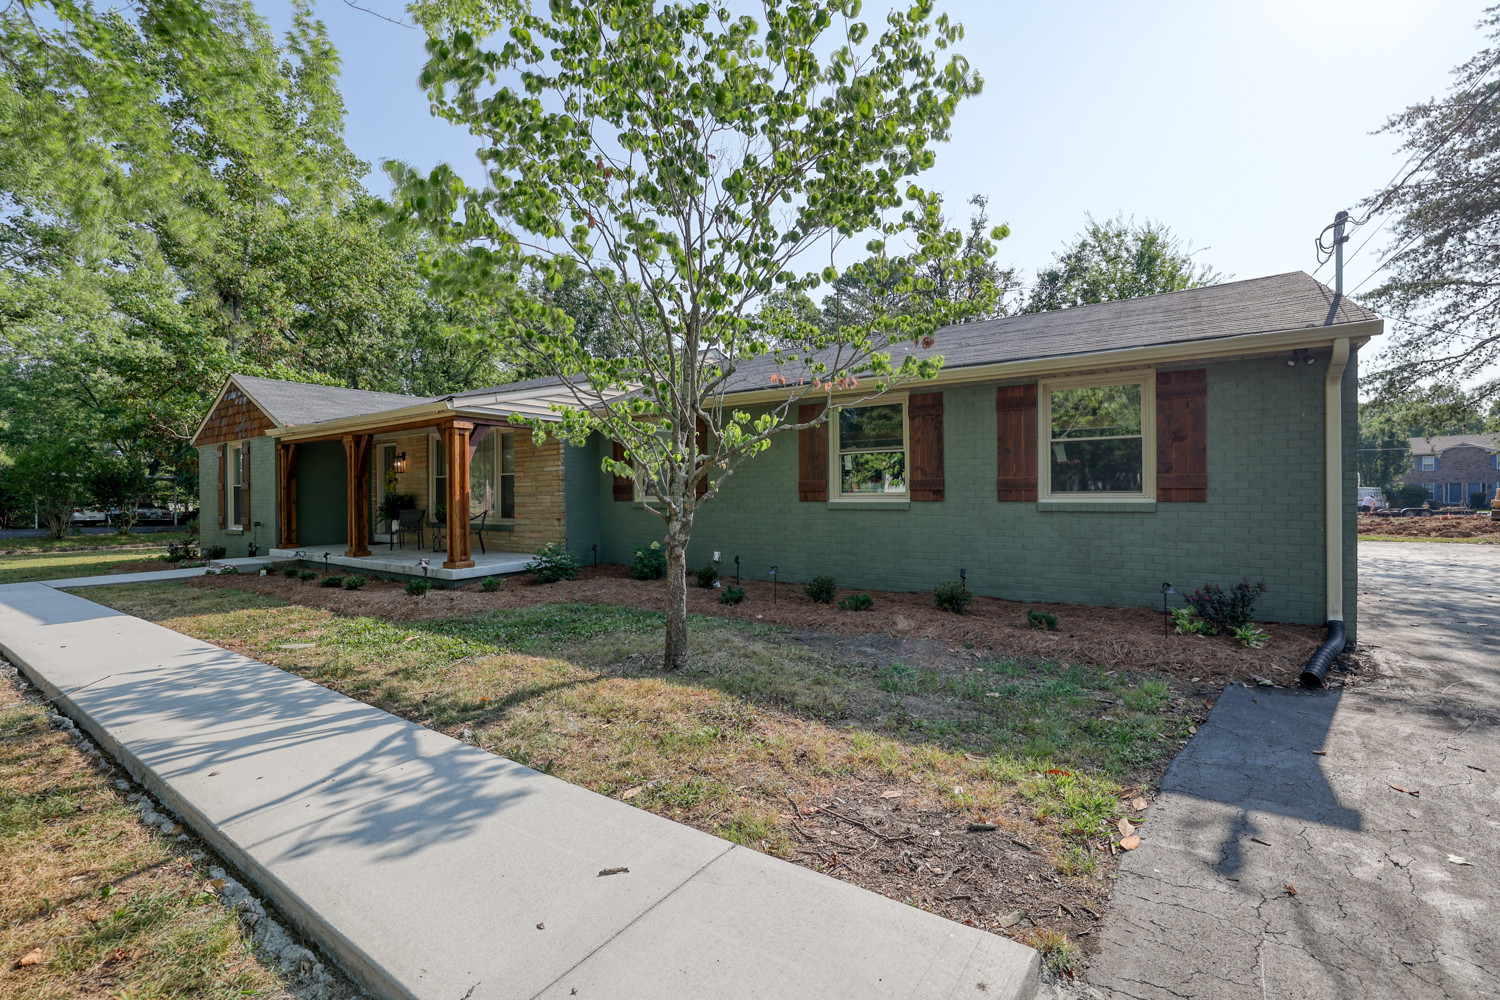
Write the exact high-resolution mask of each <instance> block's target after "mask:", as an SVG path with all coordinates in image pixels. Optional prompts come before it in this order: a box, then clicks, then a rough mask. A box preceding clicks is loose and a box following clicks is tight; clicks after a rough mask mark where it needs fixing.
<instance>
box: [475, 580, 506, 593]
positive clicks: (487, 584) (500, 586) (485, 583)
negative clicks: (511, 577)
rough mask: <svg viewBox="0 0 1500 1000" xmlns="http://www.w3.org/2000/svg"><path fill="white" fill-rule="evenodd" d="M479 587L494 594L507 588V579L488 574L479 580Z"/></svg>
mask: <svg viewBox="0 0 1500 1000" xmlns="http://www.w3.org/2000/svg"><path fill="white" fill-rule="evenodd" d="M479 589H480V590H482V591H484V592H485V593H486V594H493V593H494V592H495V591H497V590H504V589H505V581H504V580H502V579H500V578H499V577H498V576H487V577H485V578H484V579H483V580H480V581H479Z"/></svg>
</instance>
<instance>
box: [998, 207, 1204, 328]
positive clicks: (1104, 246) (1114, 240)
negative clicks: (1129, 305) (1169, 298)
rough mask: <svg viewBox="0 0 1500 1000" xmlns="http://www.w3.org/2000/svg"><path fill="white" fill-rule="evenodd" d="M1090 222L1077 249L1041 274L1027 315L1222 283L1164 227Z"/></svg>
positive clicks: (1190, 248)
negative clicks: (1195, 259)
mask: <svg viewBox="0 0 1500 1000" xmlns="http://www.w3.org/2000/svg"><path fill="white" fill-rule="evenodd" d="M1087 219H1088V221H1087V224H1086V225H1085V226H1084V228H1083V232H1081V233H1079V234H1078V235H1077V236H1075V237H1074V238H1073V243H1072V244H1071V245H1070V246H1068V247H1066V248H1065V249H1064V250H1063V251H1062V253H1059V254H1057V255H1055V256H1054V257H1053V260H1052V263H1051V264H1050V265H1048V266H1047V267H1044V268H1042V269H1041V270H1039V271H1038V272H1037V276H1036V282H1035V284H1034V285H1033V286H1032V289H1031V295H1030V297H1029V298H1028V299H1027V300H1026V308H1025V310H1024V311H1025V312H1029V313H1035V312H1045V311H1047V310H1049V309H1066V308H1068V307H1069V306H1081V305H1087V304H1089V303H1092V302H1112V301H1114V300H1116V299H1134V298H1139V297H1140V296H1142V295H1156V294H1158V293H1160V292H1179V291H1182V290H1183V289H1184V288H1197V287H1199V286H1201V285H1213V284H1217V283H1218V282H1220V281H1222V280H1223V276H1222V275H1220V274H1219V273H1218V272H1217V271H1215V270H1214V269H1213V268H1211V267H1209V266H1208V265H1207V264H1199V263H1197V262H1196V261H1194V260H1193V258H1194V256H1196V254H1197V251H1195V250H1194V249H1193V246H1192V244H1191V243H1187V244H1184V243H1183V242H1182V241H1181V240H1179V239H1178V238H1177V237H1176V236H1174V235H1173V234H1172V231H1171V230H1170V229H1169V228H1167V227H1166V226H1164V225H1162V224H1161V223H1159V222H1151V221H1150V220H1147V221H1146V222H1145V223H1141V224H1137V223H1136V222H1135V220H1134V219H1131V220H1129V221H1127V220H1126V219H1125V217H1124V216H1123V215H1121V216H1116V217H1115V218H1113V219H1105V220H1103V221H1102V222H1101V221H1100V220H1098V219H1095V218H1094V217H1093V216H1092V215H1090V216H1088V217H1087Z"/></svg>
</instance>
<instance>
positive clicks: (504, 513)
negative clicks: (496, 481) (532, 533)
mask: <svg viewBox="0 0 1500 1000" xmlns="http://www.w3.org/2000/svg"><path fill="white" fill-rule="evenodd" d="M500 516H501V517H515V516H516V477H515V476H501V477H500Z"/></svg>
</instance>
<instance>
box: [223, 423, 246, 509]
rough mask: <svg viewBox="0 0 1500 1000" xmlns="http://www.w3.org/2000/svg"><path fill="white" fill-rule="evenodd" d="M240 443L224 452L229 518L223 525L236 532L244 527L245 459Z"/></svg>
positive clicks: (226, 503) (242, 446) (226, 500)
mask: <svg viewBox="0 0 1500 1000" xmlns="http://www.w3.org/2000/svg"><path fill="white" fill-rule="evenodd" d="M243 448H244V445H243V444H242V443H235V444H232V445H230V446H229V447H228V448H226V449H225V450H224V465H225V471H226V472H227V475H226V477H225V478H226V479H227V480H228V486H227V488H226V489H225V491H224V492H225V493H226V496H225V498H224V500H225V506H226V507H227V508H228V514H229V516H228V517H227V518H225V519H224V520H225V525H226V526H227V527H230V528H234V529H236V530H239V529H243V528H244V526H245V459H244V453H243V451H242V449H243Z"/></svg>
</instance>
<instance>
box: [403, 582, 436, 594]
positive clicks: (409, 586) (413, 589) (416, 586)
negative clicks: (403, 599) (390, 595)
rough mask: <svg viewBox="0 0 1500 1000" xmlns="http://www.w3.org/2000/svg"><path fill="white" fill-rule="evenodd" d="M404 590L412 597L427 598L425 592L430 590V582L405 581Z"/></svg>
mask: <svg viewBox="0 0 1500 1000" xmlns="http://www.w3.org/2000/svg"><path fill="white" fill-rule="evenodd" d="M405 589H406V592H407V593H408V594H410V595H411V596H413V597H425V596H427V592H428V591H429V590H431V589H432V581H431V580H425V579H422V580H407V581H406V588H405Z"/></svg>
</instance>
